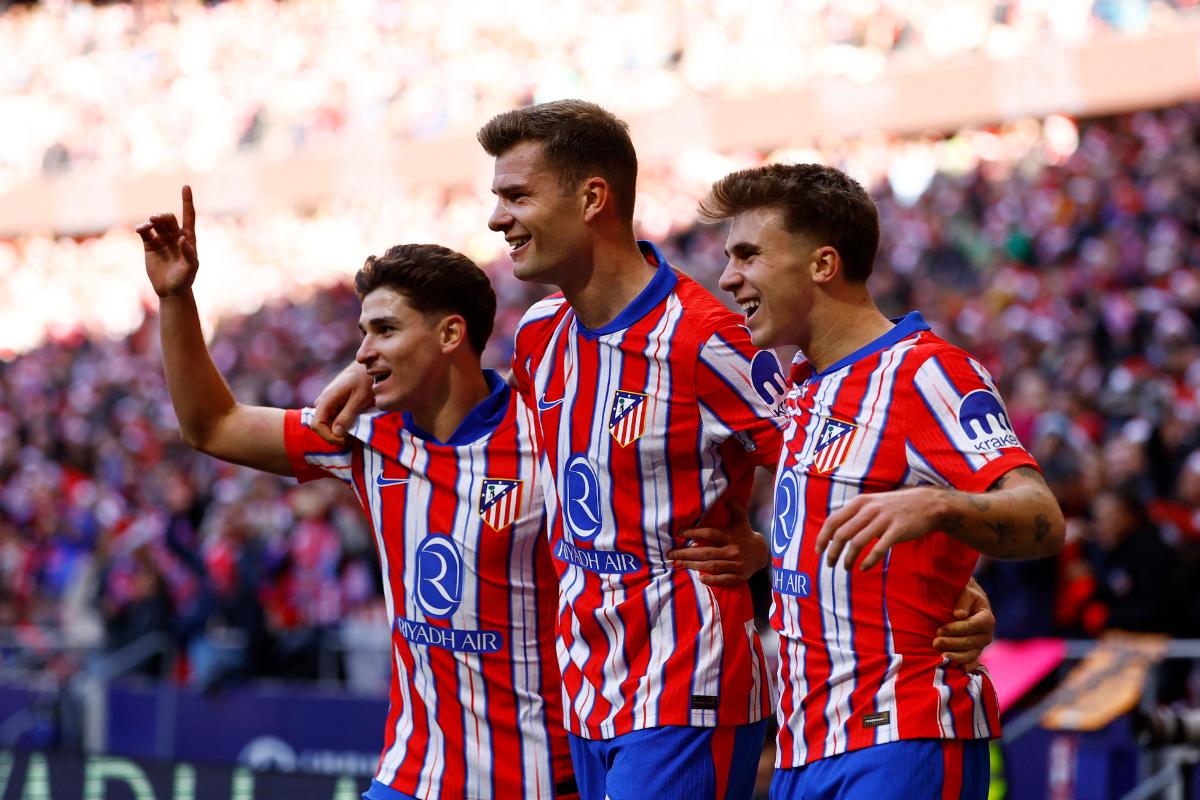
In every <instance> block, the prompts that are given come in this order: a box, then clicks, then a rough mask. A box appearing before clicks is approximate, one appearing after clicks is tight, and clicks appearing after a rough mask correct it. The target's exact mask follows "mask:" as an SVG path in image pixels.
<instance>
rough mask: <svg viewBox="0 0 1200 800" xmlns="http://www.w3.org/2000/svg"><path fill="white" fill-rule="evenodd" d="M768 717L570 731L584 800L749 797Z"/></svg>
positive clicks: (743, 799) (746, 799)
mask: <svg viewBox="0 0 1200 800" xmlns="http://www.w3.org/2000/svg"><path fill="white" fill-rule="evenodd" d="M766 732H767V721H766V720H763V721H762V722H753V723H751V724H749V725H737V726H723V727H719V728H691V727H683V726H676V725H668V726H665V727H662V728H647V729H646V730H642V731H633V732H632V733H627V734H625V735H623V736H618V737H616V738H615V739H583V738H580V737H579V736H576V735H574V734H568V738H569V739H570V741H571V761H572V762H573V763H574V764H575V779H576V780H577V781H578V782H579V797H580V800H605V798H608V799H609V800H645V799H646V798H655V799H656V800H666V798H669V797H685V798H687V800H750V798H751V797H752V796H753V795H754V778H755V776H756V775H757V773H758V759H759V756H761V755H762V749H763V738H764V737H765V735H766Z"/></svg>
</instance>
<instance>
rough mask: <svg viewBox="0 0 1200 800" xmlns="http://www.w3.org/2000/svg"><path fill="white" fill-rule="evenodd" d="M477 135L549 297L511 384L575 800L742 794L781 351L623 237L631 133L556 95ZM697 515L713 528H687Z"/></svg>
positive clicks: (504, 227)
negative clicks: (519, 407) (543, 569)
mask: <svg viewBox="0 0 1200 800" xmlns="http://www.w3.org/2000/svg"><path fill="white" fill-rule="evenodd" d="M478 136H479V140H480V142H481V144H482V145H483V147H484V149H485V150H486V151H487V152H488V153H489V154H490V155H492V156H493V157H495V159H496V160H495V175H494V180H493V185H492V189H493V192H494V193H495V194H496V197H497V203H496V207H495V210H494V211H493V213H492V216H491V219H490V220H489V225H490V226H491V227H492V228H493V229H494V230H497V231H499V232H501V233H503V234H504V237H505V239H506V241H507V242H508V243H509V246H510V253H511V256H512V259H513V265H514V272H515V274H516V275H517V277H519V278H521V279H523V280H537V281H541V282H545V283H551V284H554V285H556V286H558V287H559V288H560V289H561V293H560V294H556V295H553V296H551V297H549V298H547V299H545V300H543V301H541V302H540V303H538V304H536V305H535V306H534V307H533V308H531V309H530V310H529V312H528V313H527V314H526V315H525V317H524V318H523V320H522V322H521V325H520V327H519V330H518V333H517V337H516V352H515V354H514V357H513V374H512V377H511V380H512V381H513V382H514V383H515V385H516V386H517V387H518V389H519V391H520V393H521V394H522V395H524V397H525V399H526V402H527V403H528V404H529V405H530V406H532V407H535V408H536V409H537V421H538V429H539V432H540V439H539V441H540V444H541V445H542V447H543V448H544V452H543V459H544V464H545V465H546V468H547V469H546V475H545V477H546V492H545V496H546V503H547V507H548V509H549V529H550V535H551V539H552V553H553V556H554V558H553V561H554V565H555V569H556V570H557V571H558V577H559V584H560V603H559V618H558V636H559V641H558V656H559V661H558V663H559V666H560V667H561V669H562V675H563V693H564V697H563V700H564V705H565V706H566V723H567V725H568V728H569V730H570V732H571V737H570V740H571V750H572V756H573V760H574V763H575V769H576V775H577V778H578V780H579V783H580V792H581V796H582V797H584V798H585V799H586V800H590V798H596V800H599V799H600V798H605V797H610V798H612V799H613V800H624V799H625V798H642V797H652V796H656V795H657V796H662V797H679V796H694V797H696V798H727V797H728V798H742V797H749V796H750V794H751V793H752V791H753V785H754V778H755V773H756V770H757V761H758V757H759V754H760V752H761V749H762V739H763V736H764V731H765V727H764V726H765V723H764V722H763V719H764V717H765V715H766V714H767V711H768V708H769V702H770V699H769V677H768V675H767V670H766V664H765V660H764V658H763V653H762V648H761V644H760V643H759V640H758V636H757V633H756V631H755V629H754V625H753V620H752V611H751V605H750V597H749V591H748V589H747V587H746V584H745V580H746V578H747V577H748V575H749V574H750V573H752V572H754V571H755V570H756V569H757V568H758V567H760V566H763V565H765V564H766V563H767V558H768V553H767V547H766V544H765V542H763V541H761V540H760V539H759V537H758V535H757V534H754V533H753V532H751V531H750V530H749V527H748V525H747V524H746V520H745V510H744V504H745V501H746V498H747V495H748V493H749V490H750V482H751V477H752V471H753V468H754V466H755V465H769V466H773V465H774V464H775V462H776V460H777V457H778V452H779V447H780V430H779V427H780V424H779V421H778V419H777V417H776V409H774V408H773V407H772V405H771V404H770V403H768V402H767V400H766V399H765V398H767V397H769V394H770V392H769V388H770V387H771V386H782V385H783V383H784V378H783V375H782V371H781V369H780V367H779V362H778V360H777V359H776V358H775V356H774V354H773V353H770V352H756V351H755V350H754V348H753V346H752V345H751V343H750V340H749V335H748V333H747V331H746V329H745V328H744V327H743V323H742V320H741V318H740V317H739V316H737V315H735V314H733V313H731V312H729V311H728V310H727V309H725V308H724V307H723V306H722V305H721V304H720V303H718V302H717V301H716V299H715V298H713V297H712V296H711V295H710V294H708V293H707V292H706V291H704V290H703V289H702V288H701V287H699V286H698V285H697V284H696V283H695V282H693V281H692V280H690V279H689V278H688V277H687V276H685V275H683V274H681V273H679V272H677V271H676V270H674V269H673V268H672V267H671V265H670V264H668V263H667V261H666V259H665V258H664V257H663V256H662V254H661V253H660V252H659V251H658V249H657V248H656V247H654V246H653V245H652V244H650V243H648V242H637V241H636V239H635V238H634V234H633V205H634V187H635V183H636V176H637V158H636V154H635V153H634V149H633V145H632V142H631V141H630V139H629V135H628V132H627V129H626V127H625V125H624V123H622V122H621V121H620V120H618V119H617V118H616V117H614V116H613V115H611V114H610V113H608V112H607V111H605V110H603V109H601V108H599V107H598V106H595V105H594V104H591V103H586V102H582V101H558V102H553V103H546V104H542V105H537V106H532V107H529V108H524V109H519V110H516V111H511V112H507V113H505V114H501V115H499V116H497V117H495V118H494V119H493V120H491V121H490V122H489V123H488V124H487V125H485V126H484V127H483V128H482V129H481V130H480V132H479V135H478ZM343 376H344V377H343V378H339V380H338V382H336V383H335V384H334V385H331V386H330V387H329V388H327V389H326V391H325V392H324V393H323V394H322V398H321V399H320V400H319V401H318V403H317V416H318V417H319V418H324V419H334V417H333V415H334V412H335V411H337V410H338V409H340V412H339V413H338V414H337V417H336V419H334V426H345V425H347V424H348V423H349V420H350V419H352V418H353V415H354V413H356V412H357V410H358V409H359V408H361V401H362V398H363V397H365V389H364V387H363V385H362V384H363V381H362V379H361V377H359V378H358V383H359V384H360V385H359V386H358V387H357V389H355V387H354V386H353V384H354V383H355V379H354V377H353V375H352V374H350V375H349V376H347V374H346V373H344V374H343ZM702 519H703V520H704V521H705V522H706V523H708V524H709V525H711V526H715V528H718V529H719V528H721V526H725V528H724V529H723V530H714V528H713V527H708V528H702V529H699V531H697V532H695V533H693V532H692V531H690V530H689V529H692V528H693V527H694V526H696V525H697V524H698V523H699V522H700V521H701V520H702ZM701 534H702V535H703V536H704V538H705V541H703V542H701V543H700V546H697V547H683V546H682V545H684V544H685V543H686V542H687V540H688V539H689V538H691V537H692V536H700V535H701ZM684 561H686V562H687V563H692V564H696V565H702V566H703V567H704V570H703V572H697V571H690V570H687V569H683V568H681V567H680V563H682V562H684ZM988 613H989V614H990V611H989V612H988ZM946 617H947V618H949V617H950V614H949V613H947V615H946ZM963 622H964V624H965V623H967V622H968V621H963ZM970 622H971V623H972V624H977V622H978V620H977V619H973V620H971V621H970ZM959 632H962V631H959ZM983 634H984V639H985V640H986V638H987V636H988V635H989V634H988V631H987V629H986V628H985V630H984V631H983ZM931 638H932V637H931ZM974 644H975V643H973V642H964V641H962V639H961V638H959V639H957V640H956V641H951V642H947V643H945V646H946V649H950V648H952V647H958V648H959V649H962V650H970V649H971V648H972V646H973V645H974ZM972 657H973V655H972V656H968V660H969V659H970V658H972Z"/></svg>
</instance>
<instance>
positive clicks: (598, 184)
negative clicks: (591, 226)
mask: <svg viewBox="0 0 1200 800" xmlns="http://www.w3.org/2000/svg"><path fill="white" fill-rule="evenodd" d="M581 199H582V202H583V221H584V222H591V221H592V220H593V219H595V218H596V215H597V214H599V213H600V212H601V211H602V210H604V208H605V207H606V206H607V205H609V204H611V203H612V202H613V199H612V189H611V187H610V186H609V185H608V181H607V180H605V179H604V178H601V177H600V176H598V175H597V176H593V177H591V178H588V179H587V180H586V181H584V182H583V191H582V195H581Z"/></svg>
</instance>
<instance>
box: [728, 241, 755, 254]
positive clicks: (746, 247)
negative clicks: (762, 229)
mask: <svg viewBox="0 0 1200 800" xmlns="http://www.w3.org/2000/svg"><path fill="white" fill-rule="evenodd" d="M761 252H762V248H761V247H758V246H757V245H753V244H750V243H749V242H737V243H735V244H734V245H733V247H726V248H725V257H726V258H729V257H730V256H737V257H738V258H746V257H747V256H754V255H758V254H759V253H761Z"/></svg>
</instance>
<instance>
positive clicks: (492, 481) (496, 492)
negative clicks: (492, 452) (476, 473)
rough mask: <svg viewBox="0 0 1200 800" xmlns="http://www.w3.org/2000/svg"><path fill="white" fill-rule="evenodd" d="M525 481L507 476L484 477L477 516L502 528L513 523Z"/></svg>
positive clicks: (496, 527) (495, 526) (494, 527)
mask: <svg viewBox="0 0 1200 800" xmlns="http://www.w3.org/2000/svg"><path fill="white" fill-rule="evenodd" d="M524 483H525V482H524V481H518V480H512V479H509V478H484V479H483V489H482V490H480V492H479V516H481V517H483V521H484V522H486V523H487V524H488V525H491V526H492V529H493V530H497V531H500V530H503V529H505V528H507V527H508V526H509V525H511V524H512V523H513V520H515V519H516V518H517V513H518V512H519V511H520V510H521V488H522V486H523V484H524Z"/></svg>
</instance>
